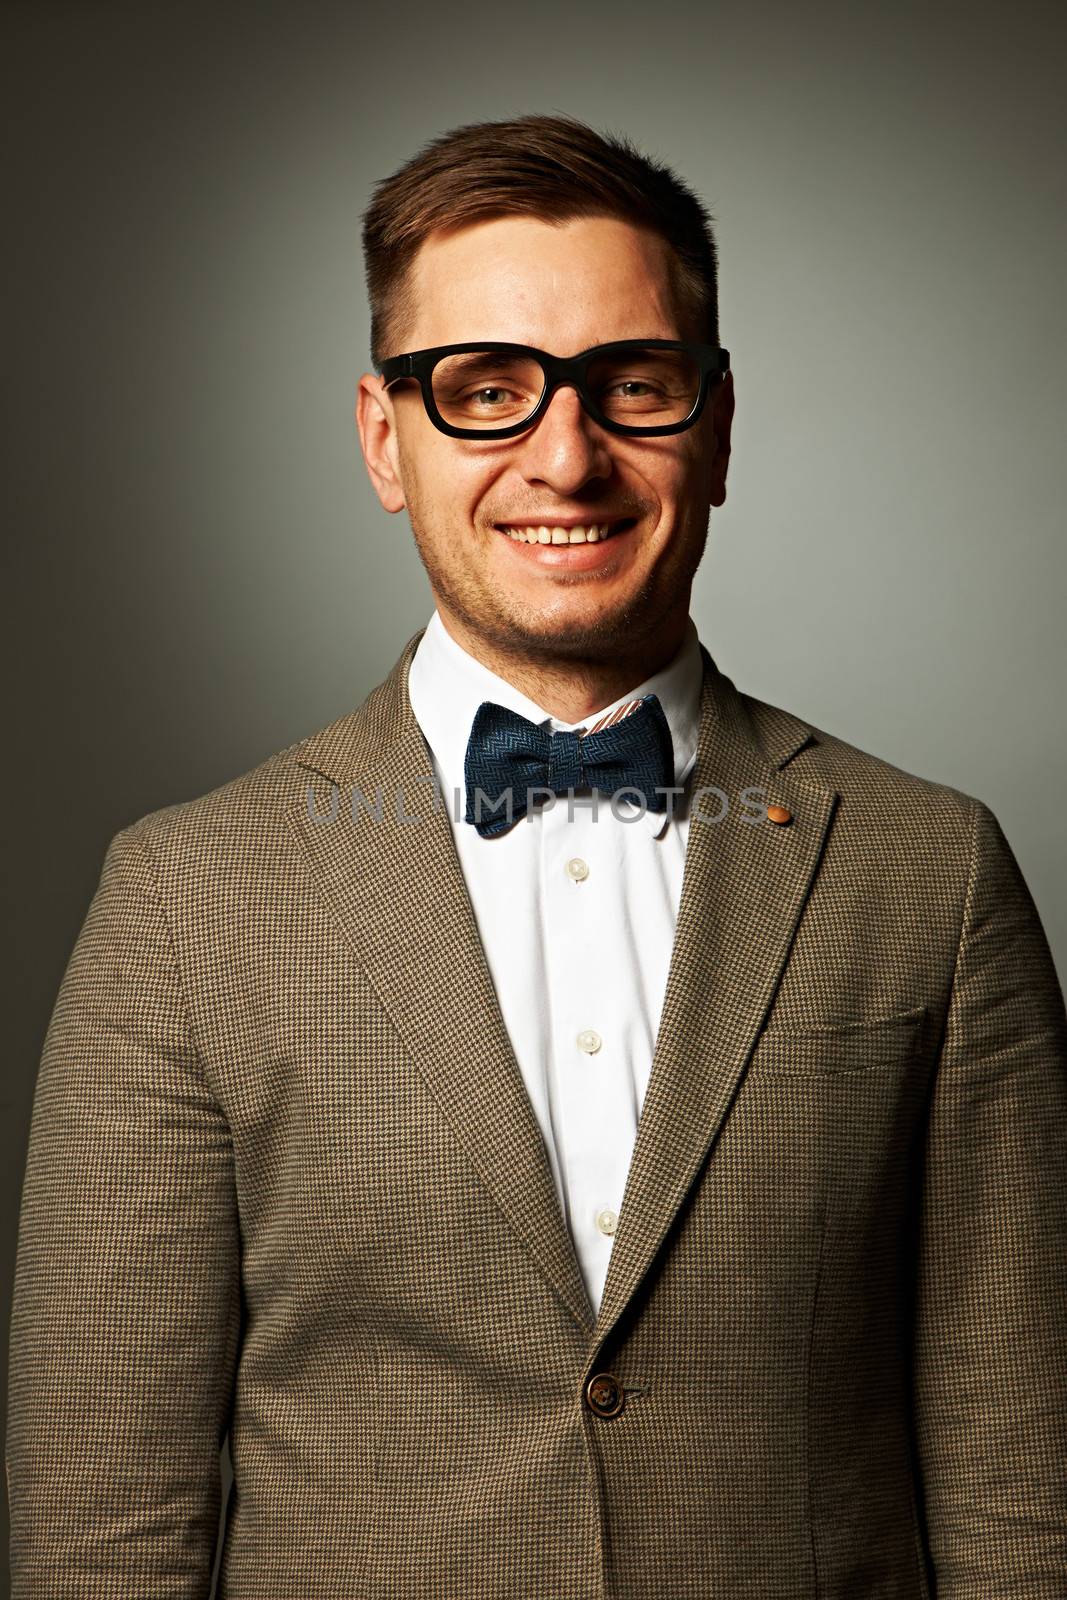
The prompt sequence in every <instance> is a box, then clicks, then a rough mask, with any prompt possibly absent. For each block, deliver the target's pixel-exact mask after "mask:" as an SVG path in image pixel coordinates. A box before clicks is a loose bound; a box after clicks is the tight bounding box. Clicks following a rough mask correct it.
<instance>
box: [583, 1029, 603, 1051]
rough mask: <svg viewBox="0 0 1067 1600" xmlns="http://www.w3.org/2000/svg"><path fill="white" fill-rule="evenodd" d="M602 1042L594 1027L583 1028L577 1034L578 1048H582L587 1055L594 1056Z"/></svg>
mask: <svg viewBox="0 0 1067 1600" xmlns="http://www.w3.org/2000/svg"><path fill="white" fill-rule="evenodd" d="M603 1042H604V1041H603V1039H601V1037H600V1035H599V1033H597V1031H596V1029H595V1028H583V1030H582V1032H581V1033H580V1034H579V1035H578V1048H579V1050H584V1051H585V1053H586V1055H587V1056H595V1055H596V1053H597V1051H598V1050H599V1049H600V1046H601V1045H602V1044H603Z"/></svg>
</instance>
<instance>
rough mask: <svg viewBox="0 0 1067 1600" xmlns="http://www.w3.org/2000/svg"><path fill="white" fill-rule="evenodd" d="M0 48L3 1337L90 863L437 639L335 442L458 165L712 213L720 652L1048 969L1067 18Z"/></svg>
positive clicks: (1054, 933) (473, 20)
mask: <svg viewBox="0 0 1067 1600" xmlns="http://www.w3.org/2000/svg"><path fill="white" fill-rule="evenodd" d="M4 20H5V28H4V31H5V33H6V35H7V47H6V55H7V66H6V69H5V72H6V75H7V79H8V81H7V83H6V84H5V89H4V95H3V107H4V109H3V115H4V117H5V119H6V121H7V124H8V127H7V133H8V150H9V157H10V159H9V164H8V170H7V174H6V203H5V207H4V217H5V221H6V223H7V230H6V231H7V234H8V244H7V249H6V255H5V261H4V266H5V269H6V275H7V279H8V281H7V285H6V290H5V294H4V312H5V337H4V359H3V368H4V378H5V380H6V381H5V396H6V397H5V419H4V420H5V429H4V443H5V445H6V447H7V465H6V468H5V472H4V489H5V491H6V498H7V499H8V501H9V507H8V516H7V518H6V523H7V537H6V539H5V546H4V562H5V567H6V584H5V591H6V593H7V596H8V599H9V602H10V613H9V620H8V623H7V627H6V629H5V630H4V645H5V649H6V650H7V652H8V662H7V669H6V672H5V677H4V682H5V685H6V687H7V689H8V691H9V692H8V696H7V709H6V717H5V726H4V745H5V747H6V754H7V757H8V762H9V766H8V781H7V783H6V785H5V802H6V804H7V807H8V815H7V829H6V849H5V850H4V851H3V863H4V871H5V874H6V877H7V884H8V904H9V907H10V913H11V914H10V917H9V919H8V925H7V926H8V934H7V937H8V945H7V948H6V950H5V953H4V959H3V971H4V974H5V978H6V980H7V983H8V994H9V998H8V1000H7V1002H6V1004H5V1013H4V1014H5V1017H6V1018H7V1033H8V1047H7V1061H6V1066H5V1070H4V1074H3V1094H4V1103H3V1112H4V1116H3V1135H4V1139H5V1141H6V1150H5V1159H4V1163H3V1166H2V1168H0V1171H2V1173H3V1180H2V1181H3V1196H2V1199H3V1205H4V1231H3V1235H2V1255H3V1260H2V1269H3V1278H4V1285H5V1299H4V1311H5V1318H4V1326H3V1332H4V1335H5V1336H6V1333H7V1316H8V1315H9V1301H8V1294H7V1291H8V1290H9V1286H10V1280H11V1273H12V1270H13V1259H14V1243H15V1233H16V1226H17V1206H18V1198H19V1190H20V1185H21V1178H22V1168H23V1162H24V1157H25V1141H26V1135H27V1129H28V1121H29V1112H30V1104H31V1096H32V1091H33V1084H34V1079H35V1074H36V1070H37V1063H38V1059H39V1054H40V1049H41V1044H42V1041H43V1037H44V1031H45V1028H46V1025H47V1021H48V1017H49V1014H50V1012H51V1008H52V1005H53V1003H54V1000H55V994H56V990H57V988H58V984H59V981H60V978H61V976H62V972H63V968H64V966H65V964H66V961H67V958H68V956H69V954H70V949H71V946H72V944H73V941H74V938H75V936H76V934H77V931H78V928H79V927H80V925H81V922H82V919H83V917H84V915H85V912H86V909H87V906H88V902H89V898H90V896H91V894H92V891H93V889H94V887H95V884H96V881H97V878H98V876H99V871H100V867H101V864H102V861H103V855H104V851H105V848H106V846H107V843H108V840H109V839H110V838H111V836H112V835H113V834H114V833H115V832H116V831H117V830H118V829H119V828H122V827H124V826H126V825H127V824H128V823H130V822H132V821H134V820H135V819H136V818H138V817H140V816H142V815H144V814H145V813H146V812H147V811H150V810H153V809H155V808H156V807H159V806H163V805H168V804H170V803H172V802H174V801H179V800H183V799H186V798H189V797H191V796H194V795H197V794H200V793H202V792H204V791H205V790H207V789H209V788H213V787H215V786H216V785H218V784H221V783H223V782H225V781H226V780H227V779H229V778H231V777H234V776H236V775H237V774H239V773H241V772H244V771H246V770H247V769H248V768H250V767H252V766H254V765H256V764H257V763H258V762H260V761H262V760H263V759H265V758H266V757H267V756H268V755H270V754H271V753H273V752H274V751H276V750H278V749H281V748H283V747H285V746H287V745H289V744H291V743H292V742H293V741H294V740H296V739H298V738H300V737H302V736H304V735H305V734H307V733H310V732H312V731H313V730H314V729H316V728H318V727H321V726H322V725H324V724H325V723H327V722H329V721H331V720H332V719H333V718H334V717H336V716H339V715H340V714H341V713H343V712H344V711H346V710H348V709H349V708H351V707H352V706H354V705H356V704H357V703H358V702H359V701H360V700H361V699H362V698H363V696H364V695H365V694H366V692H367V691H368V690H369V689H370V688H371V687H372V686H373V685H374V684H375V683H377V682H378V681H379V680H380V679H381V678H382V677H383V676H384V675H385V673H386V672H387V671H388V670H389V668H390V667H391V666H392V664H393V662H394V660H395V658H396V656H397V654H398V653H399V650H400V647H401V645H402V644H403V643H404V641H405V640H406V639H407V638H408V637H409V635H410V634H411V633H413V632H414V631H415V630H416V629H417V628H418V627H420V626H421V625H422V624H423V623H424V622H425V621H426V619H427V618H428V616H429V614H430V609H431V600H430V595H429V590H428V587H427V584H426V580H425V577H424V575H423V572H422V568H421V566H420V564H419V562H418V559H417V555H416V552H415V548H414V543H413V540H412V537H411V533H410V529H409V527H408V524H407V521H406V518H404V517H403V516H402V515H401V516H399V517H389V516H387V515H386V513H385V512H383V511H382V510H381V508H380V507H379V505H378V502H377V499H376V498H375V496H374V494H373V491H372V489H371V487H370V483H369V480H368V479H367V476H366V473H365V469H364V467H363V463H362V459H361V457H360V454H359V448H358V440H357V436H356V432H355V427H354V423H353V420H352V408H353V403H354V397H355V390H356V384H357V381H358V378H359V375H360V373H361V372H363V371H365V370H366V369H367V365H368V354H367V334H368V316H367V310H366V305H365V299H364V291H363V280H362V262H361V258H360V250H359V228H360V213H361V211H362V209H363V207H364V206H365V205H366V203H367V201H368V198H369V194H370V188H371V185H372V184H373V183H374V182H375V181H376V180H377V179H378V178H380V177H383V176H385V175H386V174H388V173H390V172H392V171H393V170H394V169H395V168H396V167H397V166H398V165H399V164H400V163H401V162H403V161H404V160H406V159H407V158H408V157H409V156H410V155H411V154H412V153H414V151H415V150H416V148H417V147H418V146H419V145H421V144H422V143H423V142H424V141H425V140H426V139H428V138H430V137H432V136H433V135H435V134H436V133H438V132H441V131H443V130H444V129H446V128H449V127H452V126H455V125H456V124H458V123H460V122H466V121H471V120H476V119H481V118H495V117H503V116H507V115H512V114H517V113H520V112H525V111H533V110H538V111H553V110H562V111H568V112H571V113H574V114H576V115H579V116H582V117H584V118H585V119H586V120H588V121H589V122H591V123H592V124H593V125H594V126H596V127H599V128H602V129H605V130H609V131H610V130H620V131H624V132H626V133H628V134H629V135H630V136H632V137H633V138H634V139H635V140H636V141H637V142H638V143H639V144H640V145H641V146H642V147H643V148H644V149H645V150H646V151H647V152H648V153H649V154H651V155H654V156H656V157H658V158H659V159H663V160H666V161H668V162H669V163H670V164H672V165H673V166H675V167H676V169H677V170H678V171H679V172H680V173H681V174H682V175H683V176H684V177H685V178H687V179H688V180H689V181H690V182H691V183H692V184H693V185H694V186H695V187H696V188H697V190H698V191H699V192H700V194H701V195H702V197H703V199H704V200H705V202H706V203H707V205H708V206H709V207H710V209H711V212H712V214H713V216H714V219H715V227H716V233H717V239H718V245H719V252H720V260H721V286H720V304H721V327H722V338H723V342H724V344H726V345H727V346H728V347H729V349H730V350H731V352H732V356H733V368H734V372H735V383H736V391H737V416H736V423H735V432H734V441H735V442H734V450H733V457H732V461H731V468H730V475H729V485H728V488H729V501H728V503H727V505H726V506H725V508H723V510H722V511H720V512H716V513H713V517H712V524H711V538H710V541H709V546H708V553H707V556H706V558H705V564H704V567H703V569H702V571H701V573H700V575H699V577H698V580H697V586H696V590H695V595H694V607H693V612H694V616H695V617H696V620H697V623H698V625H699V627H700V630H701V636H702V638H703V639H704V641H705V643H706V644H707V645H708V647H709V649H710V650H711V652H712V654H713V655H714V657H715V658H716V660H717V662H718V663H719V665H720V666H721V667H722V668H723V670H725V671H726V672H727V673H729V674H730V676H731V677H733V678H734V680H735V682H737V684H738V685H739V687H740V688H741V689H743V690H746V691H748V692H750V693H753V694H756V695H759V696H761V697H763V698H764V699H768V700H771V701H773V702H775V703H776V704H780V705H784V706H786V707H788V708H789V709H790V710H792V711H794V712H796V713H797V714H799V715H800V716H802V717H806V718H809V719H810V720H812V721H813V722H815V723H816V724H818V725H819V726H821V727H823V728H826V729H829V730H830V731H831V732H834V733H836V734H838V735H840V736H842V737H844V738H846V739H849V740H851V741H852V742H853V743H855V744H858V745H860V746H861V747H862V748H864V749H866V750H871V751H873V752H875V753H876V754H878V755H880V756H883V757H885V758H887V759H888V760H890V761H893V762H895V763H896V764H898V765H899V766H902V767H904V768H906V769H908V770H910V771H912V772H917V773H921V774H923V775H924V776H927V777H930V778H934V779H937V780H940V781H943V782H946V783H950V784H953V785H955V786H957V787H959V788H962V789H964V790H966V791H968V792H970V793H973V794H976V795H978V796H979V797H981V798H982V799H983V800H984V801H985V802H986V803H987V804H988V805H990V806H991V807H992V808H993V810H994V812H995V813H996V814H997V816H998V817H999V819H1000V821H1001V823H1002V825H1003V827H1004V829H1005V832H1006V834H1007V836H1008V838H1009V840H1010V841H1011V843H1012V845H1013V847H1014V849H1015V851H1016V854H1017V856H1018V858H1019V861H1020V863H1021V865H1022V867H1023V870H1024V872H1025V874H1026V877H1027V880H1028V882H1029V883H1030V886H1031V889H1032V891H1033V893H1034V896H1035V898H1036V900H1037V903H1038V906H1039V908H1040V911H1041V914H1042V917H1043V920H1044V922H1045V926H1046V929H1047V931H1048V934H1049V938H1050V941H1051V943H1052V945H1053V948H1054V951H1055V952H1056V954H1057V956H1058V960H1059V967H1060V972H1061V974H1063V973H1064V972H1065V971H1067V850H1065V844H1064V840H1065V837H1067V821H1065V816H1067V785H1065V776H1067V774H1065V759H1064V739H1065V733H1067V719H1065V714H1064V709H1063V706H1064V690H1065V679H1067V657H1065V642H1064V627H1063V609H1064V608H1063V598H1064V591H1065V587H1067V547H1065V539H1064V513H1063V501H1064V455H1065V443H1067V428H1065V422H1067V403H1065V402H1067V337H1065V332H1067V329H1065V320H1067V319H1065V313H1064V293H1065V285H1067V250H1065V231H1067V224H1065V213H1064V198H1065V196H1064V189H1065V173H1067V149H1065V145H1067V139H1065V121H1064V112H1063V95H1062V87H1061V85H1062V81H1063V73H1064V67H1065V64H1067V61H1065V48H1064V44H1065V39H1064V23H1063V21H1062V20H1061V19H1060V18H1059V17H1057V13H1056V8H1054V7H1053V6H1052V5H1048V6H1036V5H1032V4H1031V5H1025V4H1024V5H1023V6H1022V7H1015V8H1013V9H1012V10H1011V11H1010V12H1008V11H1005V10H1004V9H1003V8H1000V7H997V8H994V7H992V6H988V5H987V6H985V7H984V8H979V9H977V10H976V9H975V8H974V7H965V6H963V5H959V6H948V5H937V4H935V5H933V6H932V7H931V6H919V5H916V4H904V5H894V6H892V7H889V6H888V5H886V6H882V7H864V6H859V5H856V4H849V5H845V4H839V5H833V4H825V5H816V6H805V5H803V4H797V3H795V0H794V3H789V4H786V3H782V0H772V3H771V4H769V5H763V6H759V7H755V6H749V7H743V6H739V5H736V4H731V5H729V6H726V5H720V4H715V3H706V4H700V5H692V6H684V5H672V4H669V3H668V4H652V3H651V0H649V3H646V4H634V3H632V0H623V3H621V4H614V5H606V4H603V3H600V0H590V3H586V4H584V5H581V6H576V5H573V4H560V3H559V0H547V3H543V4H536V5H527V6H525V7H519V6H517V5H516V4H509V5H484V4H474V5H469V6H468V7H466V8H465V9H459V8H456V7H454V6H446V5H440V4H435V5H425V4H422V5H415V6H408V7H405V8H399V7H392V6H390V7H384V6H379V7H361V6H359V5H356V4H348V5H343V6H342V5H326V6H323V5H318V6H316V5H314V4H312V5H310V6H305V7H304V8H303V9H301V10H299V11H298V9H297V7H296V6H295V5H293V6H281V5H261V6H250V5H237V6H234V5H229V6H219V7H208V6H201V5H165V4H162V5H154V4H143V3H140V4H129V5H116V4H93V3H92V0H84V3H81V4H54V3H48V0H44V3H42V0H36V3H34V4H32V5H30V4H25V5H14V6H12V5H9V6H7V8H6V10H5V12H4ZM5 1357H6V1351H5Z"/></svg>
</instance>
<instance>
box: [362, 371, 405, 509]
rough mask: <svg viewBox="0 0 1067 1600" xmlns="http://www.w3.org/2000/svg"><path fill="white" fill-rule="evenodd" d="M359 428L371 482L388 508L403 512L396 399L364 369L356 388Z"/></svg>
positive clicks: (364, 458)
mask: <svg viewBox="0 0 1067 1600" xmlns="http://www.w3.org/2000/svg"><path fill="white" fill-rule="evenodd" d="M356 427H357V428H358V429H359V442H360V447H361V448H362V451H363V460H364V462H365V463H366V467H367V472H368V474H369V475H370V481H371V483H372V484H373V485H374V491H375V493H376V494H377V496H378V499H379V500H380V501H381V503H382V505H383V506H384V507H385V509H386V511H403V509H404V506H405V505H406V503H407V502H406V501H405V499H404V486H403V483H402V482H401V477H400V463H399V452H398V450H397V439H396V417H395V414H394V411H393V402H392V400H391V399H390V398H389V392H388V390H387V389H386V388H385V387H384V386H383V384H382V380H381V378H377V377H375V376H374V374H373V373H372V372H365V373H364V374H363V376H362V378H360V380H359V389H358V390H357V391H356Z"/></svg>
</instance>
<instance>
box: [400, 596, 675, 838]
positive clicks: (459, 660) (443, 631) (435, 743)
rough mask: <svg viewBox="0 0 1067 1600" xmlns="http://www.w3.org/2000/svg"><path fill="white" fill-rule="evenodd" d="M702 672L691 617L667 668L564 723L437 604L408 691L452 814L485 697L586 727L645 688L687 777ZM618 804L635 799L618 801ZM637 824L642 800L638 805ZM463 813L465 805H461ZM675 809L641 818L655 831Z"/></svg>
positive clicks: (536, 717) (554, 722)
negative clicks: (469, 646) (492, 662)
mask: <svg viewBox="0 0 1067 1600" xmlns="http://www.w3.org/2000/svg"><path fill="white" fill-rule="evenodd" d="M703 677H704V664H703V661H702V658H701V654H700V639H699V636H698V634H697V628H696V624H695V622H694V621H693V619H692V617H690V618H689V620H688V625H687V627H686V632H685V637H684V639H683V641H682V643H681V645H680V647H679V649H678V650H677V652H676V653H675V655H674V657H673V658H672V660H670V661H669V662H668V663H667V665H666V666H665V667H661V668H660V670H659V671H658V672H654V673H653V674H652V676H651V677H650V678H646V679H645V680H644V681H643V682H642V683H639V684H636V685H635V686H634V687H633V688H632V689H627V691H626V693H625V694H621V695H619V697H618V699H616V700H612V701H611V703H610V704H609V705H606V706H602V707H601V708H600V709H599V710H598V711H594V712H592V713H591V714H590V715H589V716H588V717H583V719H582V720H581V721H580V722H560V721H559V720H558V718H556V717H553V716H551V715H550V714H549V713H548V712H547V711H545V709H544V708H543V707H542V706H539V705H538V704H537V703H536V702H535V701H533V700H531V699H529V698H528V696H526V695H524V694H523V693H522V692H521V690H519V689H516V688H515V686H514V684H511V683H509V682H508V681H507V679H506V678H501V677H498V676H497V674H496V673H495V672H492V671H490V669H489V668H488V667H487V666H485V665H483V663H482V662H481V661H478V660H477V659H476V658H475V657H474V656H472V655H471V654H470V653H469V652H468V651H467V650H465V649H464V648H463V646H462V645H461V644H459V643H458V642H457V641H456V640H455V639H453V637H452V635H451V634H450V633H449V631H448V629H447V628H446V627H445V625H444V623H443V622H442V620H441V615H440V612H438V611H437V610H436V609H435V610H434V613H433V615H432V617H431V618H430V620H429V622H428V623H427V625H426V629H425V631H424V632H423V635H422V638H421V639H420V640H419V643H418V645H417V646H416V649H415V654H414V656H413V657H412V660H411V664H410V667H409V669H408V698H409V700H410V702H411V709H412V711H413V712H414V714H415V719H416V721H417V722H418V724H419V726H420V728H421V729H422V732H423V734H424V736H425V739H426V742H427V744H428V745H429V747H430V750H431V751H432V753H433V756H434V759H435V761H436V763H437V766H438V769H439V776H440V780H441V782H442V784H443V786H444V789H445V795H446V797H447V801H448V810H449V812H450V814H451V813H453V810H454V806H453V796H454V794H455V793H456V792H457V791H458V793H459V796H460V805H461V807H462V805H463V804H464V803H465V801H466V794H465V786H464V781H463V766H464V760H465V757H466V753H467V740H468V738H469V737H470V731H471V724H472V723H473V721H474V713H475V712H476V711H477V709H478V707H479V706H480V705H481V703H482V701H483V700H493V701H495V702H496V704H497V705H502V706H508V707H509V708H510V709H511V710H512V711H517V712H518V713H519V715H520V716H523V717H527V718H528V719H529V720H530V721H531V722H534V723H537V724H539V725H540V724H543V723H547V724H548V730H549V732H550V733H561V732H565V731H570V730H573V729H575V728H585V727H588V726H589V725H590V724H591V723H593V722H596V721H597V720H598V718H600V717H602V716H605V715H606V714H607V713H608V712H610V711H614V710H615V709H616V708H617V707H618V706H621V705H625V703H626V702H627V701H628V700H636V699H638V698H639V697H640V696H641V695H645V694H654V695H656V696H657V698H658V699H659V702H660V705H661V706H662V707H663V712H664V715H665V716H666V718H667V725H668V727H669V728H670V730H671V741H672V743H673V745H674V782H675V784H679V785H680V784H683V783H684V782H685V780H686V778H687V777H688V776H689V773H690V771H691V769H692V766H693V763H694V761H695V760H696V753H697V738H698V734H699V725H700V696H701V686H702V683H703ZM618 804H619V805H620V807H622V806H623V805H626V806H627V807H628V806H629V803H628V802H624V801H619V802H618ZM630 809H632V811H633V813H634V816H635V825H637V807H636V806H634V807H632V808H630ZM460 814H461V815H462V810H461V811H460ZM668 817H669V812H668V813H666V814H664V813H660V812H656V811H649V810H646V811H645V813H644V815H643V816H642V817H641V818H640V823H641V824H643V825H644V826H645V827H646V828H647V829H648V831H649V833H651V834H652V835H654V836H658V835H659V834H661V833H662V832H663V830H664V828H665V826H666V823H667V820H668Z"/></svg>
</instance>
